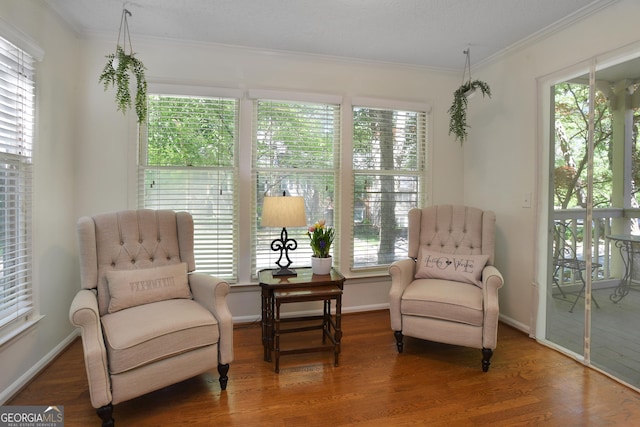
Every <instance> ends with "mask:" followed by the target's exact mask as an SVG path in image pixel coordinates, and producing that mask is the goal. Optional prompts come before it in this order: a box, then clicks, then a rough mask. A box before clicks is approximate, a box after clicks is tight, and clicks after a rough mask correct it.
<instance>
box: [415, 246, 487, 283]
mask: <svg viewBox="0 0 640 427" xmlns="http://www.w3.org/2000/svg"><path fill="white" fill-rule="evenodd" d="M419 255H420V256H419V257H418V265H417V266H416V276H415V277H416V279H445V280H453V281H456V282H465V283H471V284H472V285H476V286H479V287H482V269H483V268H484V266H485V265H487V261H488V260H489V255H461V254H445V253H442V252H435V251H432V250H429V248H428V247H427V246H422V247H421V248H420V254H419Z"/></svg>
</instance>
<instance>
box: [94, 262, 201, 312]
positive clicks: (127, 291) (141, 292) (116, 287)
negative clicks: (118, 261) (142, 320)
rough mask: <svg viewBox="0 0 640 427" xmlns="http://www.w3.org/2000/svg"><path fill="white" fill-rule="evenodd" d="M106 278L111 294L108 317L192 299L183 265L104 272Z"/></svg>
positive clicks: (185, 268) (184, 265)
mask: <svg viewBox="0 0 640 427" xmlns="http://www.w3.org/2000/svg"><path fill="white" fill-rule="evenodd" d="M106 276H107V285H108V286H109V293H110V294H111V301H110V302H109V308H108V311H109V313H113V312H116V311H119V310H123V309H125V308H129V307H134V306H136V305H142V304H148V303H151V302H156V301H163V300H167V299H173V298H191V290H190V289H189V282H188V279H187V264H186V263H184V262H183V263H182V264H171V265H165V266H162V267H155V268H145V269H141V270H114V271H107V274H106Z"/></svg>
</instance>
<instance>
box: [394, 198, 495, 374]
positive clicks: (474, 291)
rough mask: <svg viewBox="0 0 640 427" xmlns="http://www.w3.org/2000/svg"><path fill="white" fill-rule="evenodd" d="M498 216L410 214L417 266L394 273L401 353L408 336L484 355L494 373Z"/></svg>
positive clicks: (410, 263)
mask: <svg viewBox="0 0 640 427" xmlns="http://www.w3.org/2000/svg"><path fill="white" fill-rule="evenodd" d="M495 221H496V217H495V214H494V213H493V212H491V211H482V210H480V209H477V208H472V207H466V206H452V205H442V206H431V207H427V208H424V209H412V210H411V211H410V212H409V231H408V233H409V235H408V238H409V247H408V252H409V257H410V258H409V259H406V260H400V261H396V262H394V263H393V264H392V265H391V267H390V268H389V273H390V275H391V290H390V291H389V300H390V301H389V311H390V315H391V328H392V329H393V330H394V331H395V332H394V334H395V337H396V344H397V347H398V352H400V353H402V351H403V336H404V335H407V336H411V337H414V338H420V339H423V340H429V341H435V342H441V343H447V344H453V345H460V346H465V347H472V348H479V349H482V370H483V371H484V372H486V371H487V370H488V369H489V365H490V359H491V356H492V355H493V350H494V349H495V348H496V343H497V332H498V314H499V312H498V289H500V288H501V287H502V285H503V279H502V275H501V274H500V272H499V271H498V270H497V269H496V268H495V267H494V266H493V262H494V248H495Z"/></svg>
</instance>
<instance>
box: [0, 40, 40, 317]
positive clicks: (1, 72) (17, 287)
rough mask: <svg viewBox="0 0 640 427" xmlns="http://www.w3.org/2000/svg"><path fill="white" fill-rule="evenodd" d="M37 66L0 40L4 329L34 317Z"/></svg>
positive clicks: (0, 311)
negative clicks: (32, 268) (34, 176)
mask: <svg viewBox="0 0 640 427" xmlns="http://www.w3.org/2000/svg"><path fill="white" fill-rule="evenodd" d="M34 62H35V61H34V59H33V58H32V57H31V56H29V55H28V54H26V53H25V52H24V51H22V50H21V49H19V48H18V47H16V46H15V45H13V44H11V43H9V42H7V41H6V40H4V39H1V38H0V328H3V327H6V326H9V325H11V324H13V323H14V322H15V321H17V320H19V319H24V318H26V317H27V316H28V315H29V314H30V313H31V312H32V311H33V298H32V276H31V257H32V250H31V209H32V205H31V198H32V197H31V186H32V167H33V165H32V149H33V143H34V140H33V138H34V114H35V68H34V67H35V64H34Z"/></svg>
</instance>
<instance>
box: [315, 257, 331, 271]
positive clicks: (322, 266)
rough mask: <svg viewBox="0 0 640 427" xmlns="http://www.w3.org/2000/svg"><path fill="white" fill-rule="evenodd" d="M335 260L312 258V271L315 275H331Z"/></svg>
mask: <svg viewBox="0 0 640 427" xmlns="http://www.w3.org/2000/svg"><path fill="white" fill-rule="evenodd" d="M332 261H333V259H332V258H331V257H328V258H316V257H314V256H312V257H311V271H313V274H320V275H325V274H329V272H330V271H331V262H332Z"/></svg>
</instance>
